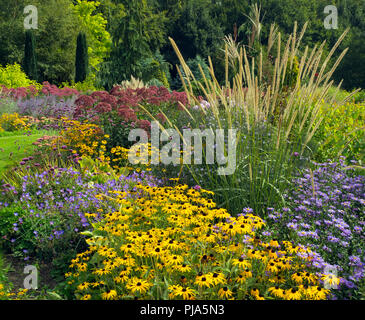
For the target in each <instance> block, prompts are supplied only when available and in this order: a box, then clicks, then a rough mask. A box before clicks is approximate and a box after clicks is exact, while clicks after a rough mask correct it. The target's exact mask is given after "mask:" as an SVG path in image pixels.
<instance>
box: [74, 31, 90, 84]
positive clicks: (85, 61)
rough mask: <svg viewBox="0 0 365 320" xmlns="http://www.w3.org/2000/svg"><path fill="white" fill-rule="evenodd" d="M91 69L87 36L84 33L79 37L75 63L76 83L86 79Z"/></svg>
mask: <svg viewBox="0 0 365 320" xmlns="http://www.w3.org/2000/svg"><path fill="white" fill-rule="evenodd" d="M88 69H89V56H88V53H87V42H86V35H85V34H84V33H82V32H80V33H79V35H78V36H77V47H76V61H75V82H82V81H84V80H85V79H86V77H87V75H88Z"/></svg>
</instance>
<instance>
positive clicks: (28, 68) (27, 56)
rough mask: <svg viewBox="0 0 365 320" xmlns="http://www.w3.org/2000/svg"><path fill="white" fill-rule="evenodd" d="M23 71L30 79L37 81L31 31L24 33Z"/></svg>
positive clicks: (33, 41)
mask: <svg viewBox="0 0 365 320" xmlns="http://www.w3.org/2000/svg"><path fill="white" fill-rule="evenodd" d="M24 71H25V73H26V74H27V75H28V77H29V78H30V79H33V80H37V79H38V71H37V58H36V55H35V38H34V33H33V31H32V30H27V31H26V32H25V48H24Z"/></svg>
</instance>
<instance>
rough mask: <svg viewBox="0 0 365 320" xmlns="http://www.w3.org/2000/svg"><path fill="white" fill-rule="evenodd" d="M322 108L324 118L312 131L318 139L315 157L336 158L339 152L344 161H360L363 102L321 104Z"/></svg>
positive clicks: (364, 138) (363, 133)
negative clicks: (332, 104)
mask: <svg viewBox="0 0 365 320" xmlns="http://www.w3.org/2000/svg"><path fill="white" fill-rule="evenodd" d="M322 112H323V115H324V119H323V121H322V123H321V126H320V127H319V129H318V131H317V133H316V135H315V139H316V140H317V141H318V142H319V143H318V144H319V148H318V149H317V150H315V154H314V158H315V160H317V161H327V160H336V159H338V158H339V157H340V156H341V155H343V156H345V157H346V159H347V160H348V161H350V160H361V161H364V160H365V159H364V152H363V150H364V148H365V125H364V124H365V104H364V103H360V104H357V103H354V102H348V103H344V104H341V105H334V106H333V107H330V106H323V108H322Z"/></svg>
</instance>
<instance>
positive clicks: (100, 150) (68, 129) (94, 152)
mask: <svg viewBox="0 0 365 320" xmlns="http://www.w3.org/2000/svg"><path fill="white" fill-rule="evenodd" d="M62 125H63V128H64V129H63V130H62V131H61V132H60V136H59V138H58V139H57V140H56V141H55V145H57V147H58V148H59V147H60V146H61V150H62V149H64V150H68V149H73V150H74V151H75V152H76V153H78V155H79V156H80V157H82V156H88V157H92V158H96V157H99V156H101V157H102V158H103V159H102V160H105V159H104V154H105V145H106V144H107V141H106V137H105V135H104V134H103V131H102V129H101V128H100V127H99V126H97V125H95V124H92V123H87V122H80V121H76V120H70V119H67V118H62ZM62 146H66V147H67V148H62Z"/></svg>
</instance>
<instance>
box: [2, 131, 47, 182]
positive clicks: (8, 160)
mask: <svg viewBox="0 0 365 320" xmlns="http://www.w3.org/2000/svg"><path fill="white" fill-rule="evenodd" d="M52 133H53V132H49V131H36V132H35V133H33V134H31V135H29V136H28V135H25V134H22V133H14V134H12V135H9V133H7V134H6V135H4V133H3V134H2V135H1V136H0V176H1V174H2V173H4V171H6V170H7V169H9V168H11V167H12V166H14V165H17V164H19V162H20V161H21V160H22V159H23V158H24V157H26V156H30V155H31V154H32V151H33V150H34V146H33V142H35V141H36V140H37V139H39V138H41V137H42V136H44V135H52Z"/></svg>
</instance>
